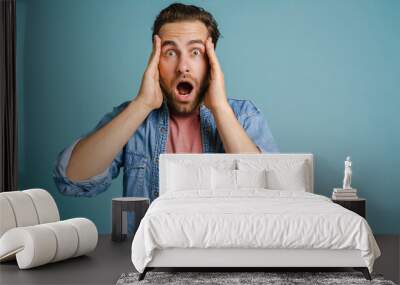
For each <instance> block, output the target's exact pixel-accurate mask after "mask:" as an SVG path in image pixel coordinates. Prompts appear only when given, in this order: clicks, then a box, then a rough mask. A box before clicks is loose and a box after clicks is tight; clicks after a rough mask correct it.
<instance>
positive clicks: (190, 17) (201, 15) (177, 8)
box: [152, 3, 220, 47]
mask: <svg viewBox="0 0 400 285" xmlns="http://www.w3.org/2000/svg"><path fill="white" fill-rule="evenodd" d="M195 20H199V21H201V22H203V23H204V25H205V26H206V27H207V30H208V34H209V35H210V36H211V38H212V41H213V43H214V46H215V47H217V42H218V38H219V36H220V32H219V30H218V24H217V22H216V21H215V19H214V17H213V16H212V15H211V14H210V13H209V12H207V11H206V10H204V9H203V8H201V7H197V6H194V5H185V4H182V3H173V4H171V5H169V6H168V7H166V8H164V9H163V10H161V12H160V14H158V16H157V17H156V19H155V21H154V24H153V29H152V30H153V34H152V38H154V35H156V34H158V32H159V31H160V29H161V27H162V26H163V25H164V24H167V23H174V22H181V21H195Z"/></svg>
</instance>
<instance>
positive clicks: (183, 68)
mask: <svg viewBox="0 0 400 285" xmlns="http://www.w3.org/2000/svg"><path fill="white" fill-rule="evenodd" d="M177 72H178V73H179V74H183V75H185V74H187V73H190V64H189V61H188V59H187V58H186V57H184V56H182V57H181V58H180V59H179V64H178V69H177Z"/></svg>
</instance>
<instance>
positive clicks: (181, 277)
mask: <svg viewBox="0 0 400 285" xmlns="http://www.w3.org/2000/svg"><path fill="white" fill-rule="evenodd" d="M138 277H139V273H124V274H122V275H121V277H120V278H119V279H118V281H117V285H133V284H157V285H163V284H179V285H183V284H213V285H216V284H223V285H228V284H229V285H232V284H268V285H269V284H273V285H275V284H283V285H292V284H328V285H333V284H335V285H336V284H337V285H346V284H380V285H381V284H385V285H386V284H388V285H395V283H393V282H392V281H389V280H384V279H383V277H382V275H376V274H372V275H371V277H372V281H368V280H366V279H365V278H364V276H363V275H362V273H361V272H157V271H150V272H147V274H146V277H145V278H144V279H143V280H142V281H138Z"/></svg>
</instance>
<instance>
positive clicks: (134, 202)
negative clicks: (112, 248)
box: [111, 197, 150, 241]
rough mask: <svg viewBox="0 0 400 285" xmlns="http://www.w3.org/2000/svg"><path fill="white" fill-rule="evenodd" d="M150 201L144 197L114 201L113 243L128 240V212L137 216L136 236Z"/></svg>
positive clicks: (116, 199)
mask: <svg viewBox="0 0 400 285" xmlns="http://www.w3.org/2000/svg"><path fill="white" fill-rule="evenodd" d="M149 205H150V200H149V199H148V198H144V197H120V198H113V199H112V234H111V239H112V240H113V241H123V240H125V239H126V238H127V231H128V229H127V227H128V225H127V212H133V213H134V214H135V223H136V225H135V228H134V233H133V235H132V237H133V236H134V235H135V233H136V231H137V228H138V227H139V224H140V221H141V220H142V218H143V217H144V215H145V214H146V211H147V209H148V208H149Z"/></svg>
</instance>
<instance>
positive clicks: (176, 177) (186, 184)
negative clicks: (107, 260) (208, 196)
mask: <svg viewBox="0 0 400 285" xmlns="http://www.w3.org/2000/svg"><path fill="white" fill-rule="evenodd" d="M167 168H168V169H167V173H168V177H167V191H184V190H190V189H211V167H209V166H195V165H182V164H176V163H173V162H169V163H168V165H167Z"/></svg>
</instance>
